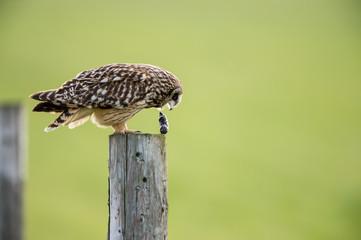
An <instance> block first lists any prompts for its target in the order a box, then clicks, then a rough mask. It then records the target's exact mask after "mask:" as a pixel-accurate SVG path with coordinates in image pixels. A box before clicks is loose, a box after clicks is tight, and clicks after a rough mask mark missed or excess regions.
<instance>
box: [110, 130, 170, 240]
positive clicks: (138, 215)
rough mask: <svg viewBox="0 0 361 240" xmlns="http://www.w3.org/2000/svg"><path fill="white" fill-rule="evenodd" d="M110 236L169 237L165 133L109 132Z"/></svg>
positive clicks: (118, 239)
mask: <svg viewBox="0 0 361 240" xmlns="http://www.w3.org/2000/svg"><path fill="white" fill-rule="evenodd" d="M109 151H110V154H109V155H110V158H109V223H108V228H109V229H108V239H109V240H143V239H147V240H166V239H168V202H167V166H166V156H165V137H164V136H163V135H151V134H137V133H132V134H115V135H111V136H110V149H109Z"/></svg>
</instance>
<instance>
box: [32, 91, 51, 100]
mask: <svg viewBox="0 0 361 240" xmlns="http://www.w3.org/2000/svg"><path fill="white" fill-rule="evenodd" d="M55 92H56V91H55V90H47V91H42V92H37V93H34V94H32V95H31V96H30V98H32V99H34V100H38V101H51V100H53V98H54V96H55Z"/></svg>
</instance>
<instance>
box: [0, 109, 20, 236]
mask: <svg viewBox="0 0 361 240" xmlns="http://www.w3.org/2000/svg"><path fill="white" fill-rule="evenodd" d="M22 112H23V111H22V108H21V106H20V105H17V104H8V105H1V106H0V240H21V239H22V237H23V231H22V230H23V219H22V217H23V214H22V210H23V171H24V166H23V147H24V124H23V114H22Z"/></svg>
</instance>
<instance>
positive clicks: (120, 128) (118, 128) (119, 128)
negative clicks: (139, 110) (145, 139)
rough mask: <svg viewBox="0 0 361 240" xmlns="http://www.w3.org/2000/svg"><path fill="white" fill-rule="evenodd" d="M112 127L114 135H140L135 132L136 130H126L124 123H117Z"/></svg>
mask: <svg viewBox="0 0 361 240" xmlns="http://www.w3.org/2000/svg"><path fill="white" fill-rule="evenodd" d="M112 127H113V129H114V133H115V134H126V133H141V132H140V131H137V130H132V129H128V126H127V124H126V123H117V124H114V125H113V126H112Z"/></svg>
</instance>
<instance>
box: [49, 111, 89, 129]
mask: <svg viewBox="0 0 361 240" xmlns="http://www.w3.org/2000/svg"><path fill="white" fill-rule="evenodd" d="M92 113H93V110H91V109H88V108H80V109H79V108H70V109H66V110H65V111H63V113H61V114H60V115H59V117H57V118H56V119H55V121H54V122H52V123H51V124H50V125H49V126H48V127H47V128H45V129H44V131H45V132H51V131H54V130H56V129H57V128H59V127H60V126H63V125H67V126H68V127H69V128H76V127H79V126H80V125H82V124H84V123H85V122H86V121H88V120H89V117H90V116H91V115H92Z"/></svg>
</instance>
